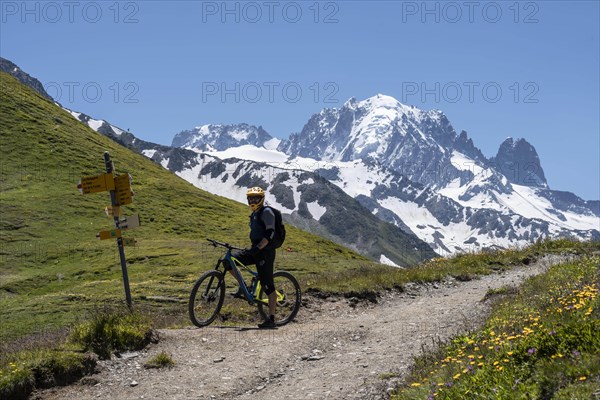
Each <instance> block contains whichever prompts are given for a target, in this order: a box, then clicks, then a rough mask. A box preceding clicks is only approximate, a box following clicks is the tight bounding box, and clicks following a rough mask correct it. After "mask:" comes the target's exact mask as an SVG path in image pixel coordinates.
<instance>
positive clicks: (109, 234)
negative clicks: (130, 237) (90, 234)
mask: <svg viewBox="0 0 600 400" xmlns="http://www.w3.org/2000/svg"><path fill="white" fill-rule="evenodd" d="M96 237H97V238H98V239H100V240H105V239H116V238H120V237H121V230H120V229H113V230H110V231H100V232H98V233H97V234H96Z"/></svg>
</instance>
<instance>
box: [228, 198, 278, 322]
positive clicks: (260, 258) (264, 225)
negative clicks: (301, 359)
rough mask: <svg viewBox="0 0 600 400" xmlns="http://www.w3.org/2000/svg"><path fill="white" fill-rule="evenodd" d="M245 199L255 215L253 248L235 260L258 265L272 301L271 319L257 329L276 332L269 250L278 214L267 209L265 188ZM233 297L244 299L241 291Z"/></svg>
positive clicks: (252, 218)
mask: <svg viewBox="0 0 600 400" xmlns="http://www.w3.org/2000/svg"><path fill="white" fill-rule="evenodd" d="M246 198H247V200H248V205H249V206H250V209H251V210H252V214H250V241H251V242H252V247H250V248H248V249H244V250H241V251H237V252H235V253H234V254H233V257H235V258H237V259H238V260H239V261H240V262H241V263H242V264H244V265H251V264H256V270H257V272H258V278H259V280H260V284H261V286H262V287H263V290H264V291H265V293H266V295H267V296H268V298H269V318H268V319H266V320H265V321H263V322H262V323H260V324H258V327H259V328H276V325H275V309H276V306H277V295H276V293H275V283H274V281H273V263H274V262H275V249H274V248H272V246H270V242H271V241H272V240H273V238H274V235H275V214H274V213H273V211H272V210H271V209H270V208H269V207H265V205H264V203H265V191H264V190H263V189H262V188H260V187H258V186H255V187H251V188H250V189H248V191H247V192H246ZM233 296H234V297H241V298H243V297H244V295H243V294H242V289H241V288H240V289H239V290H238V291H237V292H236V293H234V294H233Z"/></svg>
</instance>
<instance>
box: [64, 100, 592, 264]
mask: <svg viewBox="0 0 600 400" xmlns="http://www.w3.org/2000/svg"><path fill="white" fill-rule="evenodd" d="M72 114H73V115H74V117H76V118H78V119H79V120H81V121H82V122H84V123H86V124H88V125H89V126H90V127H92V128H93V129H95V130H97V131H98V132H101V133H103V134H105V135H107V136H109V137H111V138H113V139H114V140H116V141H118V142H120V143H121V144H123V145H125V146H127V147H129V148H131V149H133V150H135V151H138V152H140V153H142V154H145V155H146V156H148V157H150V158H152V159H154V160H155V161H156V162H159V163H161V164H162V165H163V166H164V167H165V168H168V169H169V170H171V171H173V172H174V173H176V174H178V175H179V176H181V177H183V178H184V179H186V180H188V181H190V182H191V183H193V184H194V185H196V186H198V187H200V188H202V189H205V190H208V191H210V192H212V193H215V194H219V195H222V196H225V197H229V198H232V199H236V200H239V201H243V200H244V196H243V190H244V189H243V188H245V187H247V186H248V185H250V184H259V185H262V186H264V187H265V188H267V189H268V191H273V196H275V197H273V198H271V199H270V201H271V202H272V204H274V205H277V206H280V207H281V208H282V210H283V211H284V212H287V213H289V215H290V221H292V222H293V223H294V224H295V225H297V226H299V227H303V228H305V229H307V230H312V231H313V232H315V233H319V234H322V235H323V236H326V237H329V238H331V239H332V240H336V241H338V242H339V243H343V244H345V245H348V246H350V247H353V248H355V249H357V250H359V251H361V252H362V253H363V254H368V255H369V256H370V257H372V258H374V259H378V260H383V261H386V262H390V263H395V264H398V265H407V264H410V263H411V261H414V260H416V259H418V258H421V257H423V258H427V257H432V256H433V253H431V252H430V250H429V248H425V247H426V246H423V245H422V244H419V242H418V241H417V242H415V241H412V240H408V241H403V243H405V244H402V245H400V246H399V247H397V248H396V251H390V250H389V249H390V247H388V246H387V245H385V246H383V247H382V246H378V245H376V242H377V240H376V239H374V238H373V237H371V238H369V239H366V238H365V237H363V235H364V232H368V231H369V226H371V227H374V226H378V223H377V222H373V220H368V219H364V218H362V217H359V216H361V214H364V212H363V213H360V212H355V213H354V214H353V215H352V217H351V218H350V217H348V216H347V215H346V216H344V214H343V213H341V212H340V210H344V209H345V210H348V209H349V206H348V204H350V203H348V199H347V198H345V197H344V196H342V195H341V194H340V193H339V192H337V191H335V190H334V189H332V188H331V185H329V186H328V185H327V183H330V184H333V185H336V186H337V187H338V188H339V189H341V190H342V191H343V192H344V193H345V194H346V195H347V196H348V197H352V198H354V199H356V200H357V201H358V203H360V205H362V207H364V209H366V210H369V211H370V212H371V213H372V214H373V215H374V216H375V217H377V218H378V219H379V220H381V221H385V222H387V223H389V224H393V225H394V226H395V227H397V230H395V231H394V233H393V235H392V236H401V237H403V236H404V235H408V236H409V237H412V235H413V234H414V235H415V236H416V237H418V238H419V239H421V240H423V241H424V242H425V243H427V244H428V245H429V246H430V247H431V248H432V249H433V250H435V251H436V252H437V253H439V254H442V255H449V254H454V253H456V252H460V251H476V250H481V249H486V248H505V247H509V246H513V245H523V244H527V243H530V242H532V241H535V240H538V239H540V238H544V237H577V238H580V239H595V240H600V202H599V201H584V200H582V199H580V198H579V197H577V196H576V195H574V194H572V193H569V192H560V191H554V190H550V189H549V188H548V185H547V182H546V178H545V175H544V172H543V169H542V167H541V161H540V160H539V157H538V155H537V152H536V151H535V148H534V147H533V146H532V145H531V144H529V143H528V142H527V141H525V140H524V139H518V140H513V139H512V138H509V139H507V140H506V141H505V142H504V143H502V145H501V146H500V149H499V150H498V153H497V155H496V156H495V157H493V158H491V159H487V158H486V157H485V156H484V155H483V154H482V153H481V151H480V150H479V149H478V148H477V147H475V145H474V143H473V141H472V139H470V138H469V137H468V136H467V134H466V132H464V131H463V132H461V133H460V134H456V132H455V131H454V129H453V127H452V126H451V124H450V123H449V121H448V120H447V118H446V117H445V116H444V115H443V114H442V113H441V112H440V111H427V112H426V111H422V110H419V109H417V108H414V107H410V106H405V105H402V104H401V103H399V102H397V101H396V100H395V99H393V98H391V97H388V96H383V95H377V96H375V97H372V98H370V99H367V100H364V101H361V102H359V101H356V100H355V99H350V100H349V101H348V102H346V103H345V104H344V106H343V107H342V108H340V109H325V110H322V111H321V112H319V113H318V114H315V115H313V116H312V117H311V118H310V120H309V121H308V123H307V124H306V125H305V126H304V128H303V130H302V131H301V132H300V133H298V134H293V135H291V136H290V139H289V140H284V141H279V140H278V139H274V138H273V137H271V136H270V135H269V134H268V133H267V132H265V131H264V130H263V129H262V128H260V127H258V128H257V127H253V126H250V125H247V124H238V125H232V126H223V125H204V126H203V127H198V128H196V129H194V130H191V131H184V132H181V133H179V134H178V135H177V136H176V138H175V139H174V141H173V143H174V144H180V147H169V146H160V145H156V144H153V143H149V142H145V141H143V140H140V139H137V138H135V136H133V135H132V134H130V133H129V132H124V131H123V130H122V129H119V128H118V127H115V126H113V125H111V124H109V123H107V122H106V121H99V120H94V119H91V118H89V117H87V116H85V115H83V114H79V113H72ZM290 171H291V172H290ZM322 178H325V179H322ZM311 187H312V189H311ZM317 188H318V189H317ZM319 193H320V194H319ZM325 193H336V194H335V196H333V195H325ZM332 198H335V199H336V200H335V201H333V202H332V201H329V202H327V200H326V199H332ZM325 202H326V203H327V205H324V204H325ZM350 208H352V207H350ZM325 209H327V210H330V211H328V212H325V211H324V210H325ZM331 210H335V211H331ZM332 215H335V216H336V217H335V218H330V216H332ZM311 221H312V222H311ZM339 221H343V222H344V223H345V224H343V225H342V226H344V227H345V228H346V229H344V230H340V229H339V226H340V225H339ZM349 221H353V222H354V224H353V225H352V226H351V227H350V226H347V223H348V222H349ZM386 229H389V227H388V228H386ZM377 230H379V231H381V228H377ZM349 232H353V233H354V234H352V235H348V233H349ZM357 232H358V233H357ZM400 232H401V233H400ZM406 243H409V244H406ZM396 246H398V244H396ZM384 248H385V250H383V249H384ZM403 252H406V253H407V254H410V255H407V256H401V255H400V253H403ZM415 252H416V253H418V254H419V255H417V256H415V255H414V254H415ZM408 259H410V260H411V261H409V260H408Z"/></svg>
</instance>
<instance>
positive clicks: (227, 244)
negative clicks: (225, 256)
mask: <svg viewBox="0 0 600 400" xmlns="http://www.w3.org/2000/svg"><path fill="white" fill-rule="evenodd" d="M206 240H208V241H209V242H211V243H212V245H213V246H214V247H217V246H221V247H225V248H226V249H229V250H244V249H243V248H241V247H235V246H232V245H230V244H229V243H224V242H219V241H218V240H215V239H210V238H206Z"/></svg>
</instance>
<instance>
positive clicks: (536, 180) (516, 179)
mask: <svg viewBox="0 0 600 400" xmlns="http://www.w3.org/2000/svg"><path fill="white" fill-rule="evenodd" d="M490 161H491V162H492V163H493V164H494V165H495V167H496V168H497V170H498V171H500V172H501V173H502V174H503V175H504V176H506V178H507V179H508V180H509V181H510V182H511V183H515V184H517V185H524V186H532V187H540V188H546V187H548V183H547V181H546V177H545V175H544V170H543V169H542V165H541V163H540V158H539V156H538V154H537V151H536V150H535V148H534V147H533V145H531V143H529V142H528V141H527V140H525V139H513V138H512V137H509V138H507V139H506V140H505V141H504V142H502V144H501V145H500V148H499V149H498V153H497V154H496V156H495V157H493V158H492V159H491V160H490Z"/></svg>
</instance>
